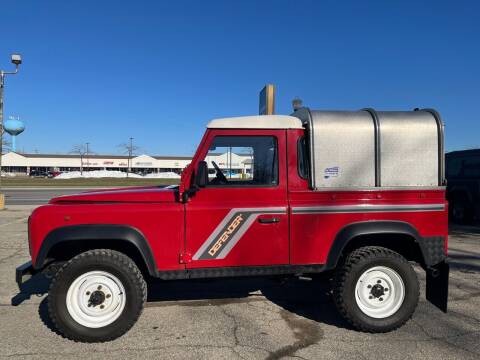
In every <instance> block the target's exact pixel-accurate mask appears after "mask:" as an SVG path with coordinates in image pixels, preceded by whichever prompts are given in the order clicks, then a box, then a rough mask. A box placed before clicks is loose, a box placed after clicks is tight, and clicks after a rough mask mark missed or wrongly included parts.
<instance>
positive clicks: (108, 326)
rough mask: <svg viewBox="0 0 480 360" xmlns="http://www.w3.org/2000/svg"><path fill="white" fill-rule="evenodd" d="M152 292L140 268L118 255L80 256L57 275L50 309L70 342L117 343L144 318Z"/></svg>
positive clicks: (92, 253)
mask: <svg viewBox="0 0 480 360" xmlns="http://www.w3.org/2000/svg"><path fill="white" fill-rule="evenodd" d="M146 297H147V288H146V284H145V281H144V279H143V277H142V274H141V272H140V270H139V269H138V267H137V266H136V265H135V263H134V262H133V261H132V260H131V259H130V258H128V257H127V256H125V255H124V254H122V253H119V252H117V251H113V250H91V251H87V252H85V253H82V254H80V255H77V256H76V257H74V258H73V259H71V260H70V261H69V262H67V263H66V264H65V265H64V266H63V267H62V268H61V269H60V270H59V271H58V272H57V273H56V275H55V277H54V279H53V281H52V284H51V287H50V291H49V295H48V310H49V315H50V318H51V320H52V323H53V324H54V325H55V326H56V328H57V330H58V331H59V332H60V333H61V334H62V335H64V336H65V337H67V338H69V339H71V340H75V341H82V342H103V341H109V340H113V339H115V338H117V337H119V336H121V335H123V334H124V333H126V332H127V331H128V330H129V329H130V328H131V327H132V326H133V324H134V323H135V322H136V320H137V319H138V317H139V316H140V314H141V312H142V310H143V307H144V304H145V301H146Z"/></svg>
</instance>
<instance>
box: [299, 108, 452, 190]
mask: <svg viewBox="0 0 480 360" xmlns="http://www.w3.org/2000/svg"><path fill="white" fill-rule="evenodd" d="M292 115H293V116H296V117H298V118H299V119H301V120H302V123H303V124H304V126H305V128H306V129H307V133H308V143H309V145H308V146H309V151H310V173H311V174H310V179H311V187H312V188H313V189H316V190H328V189H331V188H369V187H389V188H391V187H436V186H443V185H444V180H443V179H444V149H443V123H442V121H441V119H440V116H439V115H438V113H437V112H436V111H434V110H429V109H426V110H418V111H379V112H376V111H375V110H373V109H365V110H360V111H314V110H310V109H308V108H301V109H299V110H297V111H296V112H295V113H293V114H292Z"/></svg>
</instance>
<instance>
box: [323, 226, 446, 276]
mask: <svg viewBox="0 0 480 360" xmlns="http://www.w3.org/2000/svg"><path fill="white" fill-rule="evenodd" d="M436 238H441V237H435V239H436ZM427 239H430V238H427ZM428 241H430V240H428ZM428 245H429V244H428ZM363 246H382V247H385V248H388V249H391V250H393V251H396V252H398V253H400V254H401V255H402V256H404V257H405V258H406V259H407V260H411V261H416V262H418V263H420V264H421V265H422V266H424V267H425V266H429V265H431V263H432V262H433V263H435V262H436V261H437V260H436V259H432V256H430V254H429V249H427V246H426V244H425V238H422V236H420V234H419V233H418V231H417V229H416V228H415V227H414V226H413V225H411V224H409V223H406V222H402V221H362V222H356V223H352V224H349V225H346V226H345V227H343V228H342V229H341V230H340V231H339V232H338V233H337V235H336V237H335V240H334V242H333V244H332V246H331V249H330V252H329V254H328V257H327V266H326V267H327V269H334V268H336V266H337V264H338V262H339V260H340V259H341V258H342V257H343V256H344V255H346V254H348V253H350V252H352V251H354V250H356V249H358V248H360V247H363ZM442 246H443V238H442Z"/></svg>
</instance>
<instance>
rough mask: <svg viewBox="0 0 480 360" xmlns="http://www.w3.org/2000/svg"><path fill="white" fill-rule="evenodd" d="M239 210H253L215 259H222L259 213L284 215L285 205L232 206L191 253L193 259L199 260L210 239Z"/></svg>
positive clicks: (211, 239) (212, 238) (217, 233)
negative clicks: (193, 252) (200, 244)
mask: <svg viewBox="0 0 480 360" xmlns="http://www.w3.org/2000/svg"><path fill="white" fill-rule="evenodd" d="M239 212H253V213H254V214H252V215H251V216H250V217H249V218H248V219H247V221H246V222H245V223H243V224H242V225H241V227H240V229H239V231H238V232H237V233H236V234H235V235H234V236H233V237H232V238H231V239H230V241H229V242H228V244H227V245H226V246H225V247H224V248H223V249H222V250H221V251H220V253H219V255H218V257H216V259H224V258H225V257H226V256H227V255H228V253H229V252H230V250H232V248H233V247H234V246H235V244H236V243H237V242H238V240H240V238H241V237H242V236H243V234H245V232H246V231H247V230H248V229H249V228H250V226H251V225H252V224H253V222H254V221H255V219H256V218H257V217H258V216H259V215H263V214H269V215H270V214H282V215H285V214H286V212H287V208H286V207H264V208H233V209H231V210H230V211H229V212H228V214H227V215H226V216H225V217H224V218H223V220H222V221H221V222H220V223H219V224H218V225H217V227H216V228H215V230H214V231H213V232H212V233H211V234H210V236H209V237H208V238H207V239H206V240H205V241H204V242H203V244H202V246H200V248H199V249H198V250H197V252H196V253H195V255H193V260H199V259H200V257H201V256H202V254H203V253H204V252H205V251H206V250H207V248H208V247H209V246H211V245H212V244H211V243H212V241H213V240H214V239H215V238H216V237H217V236H218V235H219V234H220V233H221V232H222V230H223V229H224V227H225V226H226V225H227V224H228V223H229V222H230V220H232V217H233V216H234V215H235V214H236V213H239Z"/></svg>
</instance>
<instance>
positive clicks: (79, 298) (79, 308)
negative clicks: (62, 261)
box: [66, 271, 126, 328]
mask: <svg viewBox="0 0 480 360" xmlns="http://www.w3.org/2000/svg"><path fill="white" fill-rule="evenodd" d="M125 295H126V294H125V289H124V287H123V284H122V283H121V281H120V280H119V279H118V278H117V277H115V276H114V275H112V274H109V273H107V272H105V271H90V272H88V273H85V274H82V275H80V276H79V277H78V278H76V279H75V281H74V282H73V283H72V284H71V285H70V287H69V288H68V292H67V297H66V303H67V310H68V313H69V314H70V316H71V317H72V318H73V319H74V320H75V321H76V322H77V323H79V324H80V325H83V326H86V327H89V328H101V327H104V326H107V325H110V324H111V323H113V322H114V321H115V320H117V319H118V318H119V317H120V315H121V314H122V312H123V309H124V308H125V303H126V296H125Z"/></svg>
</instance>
